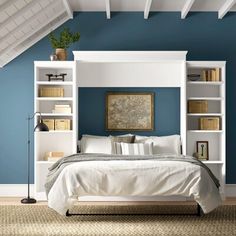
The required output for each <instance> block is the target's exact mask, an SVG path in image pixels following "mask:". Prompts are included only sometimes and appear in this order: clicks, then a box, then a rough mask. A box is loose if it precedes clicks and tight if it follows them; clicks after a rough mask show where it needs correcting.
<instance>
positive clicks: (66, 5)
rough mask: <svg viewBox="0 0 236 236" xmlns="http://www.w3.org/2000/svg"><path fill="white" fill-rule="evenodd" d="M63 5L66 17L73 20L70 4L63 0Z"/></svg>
mask: <svg viewBox="0 0 236 236" xmlns="http://www.w3.org/2000/svg"><path fill="white" fill-rule="evenodd" d="M63 4H64V6H65V8H66V11H67V13H68V16H69V17H70V19H73V11H72V9H71V6H70V3H69V2H68V0H63Z"/></svg>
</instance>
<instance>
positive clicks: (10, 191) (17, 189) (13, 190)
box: [0, 184, 236, 201]
mask: <svg viewBox="0 0 236 236" xmlns="http://www.w3.org/2000/svg"><path fill="white" fill-rule="evenodd" d="M27 191H28V190H27V184H0V197H26V196H27ZM33 192H34V185H33V184H31V185H30V195H31V196H34V193H33ZM225 196H226V197H236V184H226V185H225ZM115 199H116V201H132V200H131V198H129V197H127V198H126V197H101V196H97V197H95V196H93V197H83V198H82V199H81V201H114V200H115ZM180 199H182V200H183V198H181V197H179V196H178V197H174V198H172V197H168V198H167V197H158V198H155V197H137V200H139V201H150V200H152V201H154V200H156V201H168V200H173V201H180ZM135 200H136V199H135Z"/></svg>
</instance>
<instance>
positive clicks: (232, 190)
mask: <svg viewBox="0 0 236 236" xmlns="http://www.w3.org/2000/svg"><path fill="white" fill-rule="evenodd" d="M225 196H226V197H236V184H226V185H225Z"/></svg>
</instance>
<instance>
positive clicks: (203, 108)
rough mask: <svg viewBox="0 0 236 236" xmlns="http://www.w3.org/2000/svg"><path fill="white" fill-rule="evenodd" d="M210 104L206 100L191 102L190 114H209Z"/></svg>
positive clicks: (189, 105)
mask: <svg viewBox="0 0 236 236" xmlns="http://www.w3.org/2000/svg"><path fill="white" fill-rule="evenodd" d="M207 112H208V102H207V101H204V100H189V101H188V113H207Z"/></svg>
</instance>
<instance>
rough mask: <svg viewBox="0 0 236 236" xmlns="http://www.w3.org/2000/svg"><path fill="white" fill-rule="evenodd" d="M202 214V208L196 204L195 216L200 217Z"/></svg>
mask: <svg viewBox="0 0 236 236" xmlns="http://www.w3.org/2000/svg"><path fill="white" fill-rule="evenodd" d="M202 215H203V212H202V208H201V207H200V205H199V204H197V216H202Z"/></svg>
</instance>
